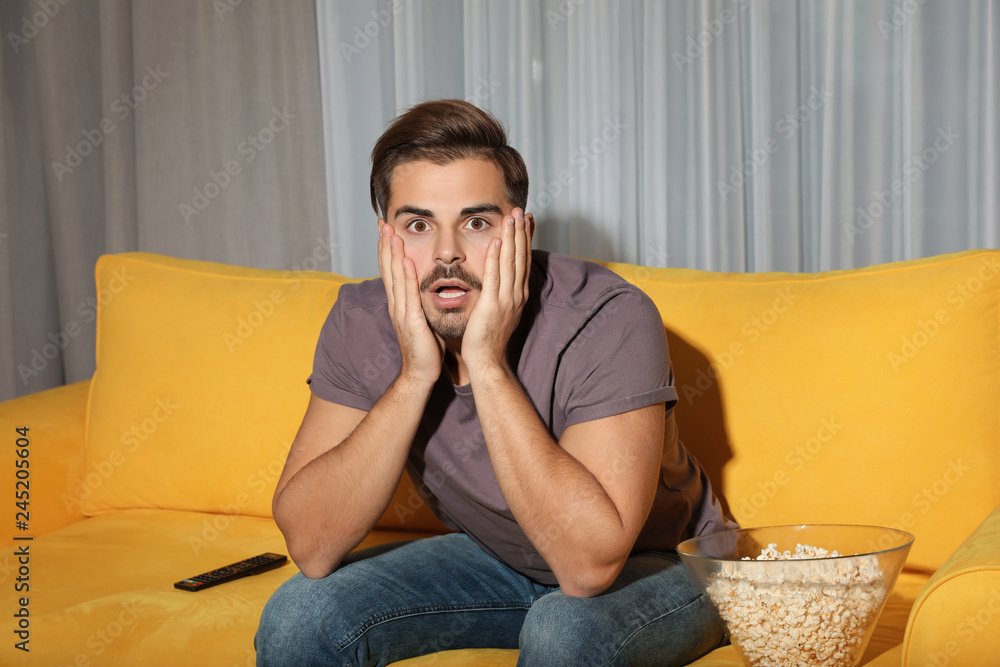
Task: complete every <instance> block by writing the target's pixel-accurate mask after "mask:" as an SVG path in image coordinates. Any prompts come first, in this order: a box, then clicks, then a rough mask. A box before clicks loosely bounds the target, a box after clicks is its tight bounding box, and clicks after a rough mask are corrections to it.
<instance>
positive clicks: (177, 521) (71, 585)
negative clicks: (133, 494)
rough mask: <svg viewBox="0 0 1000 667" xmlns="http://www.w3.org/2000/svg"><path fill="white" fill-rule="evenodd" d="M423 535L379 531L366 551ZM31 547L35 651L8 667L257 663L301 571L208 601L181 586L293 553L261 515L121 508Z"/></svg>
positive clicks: (3, 592)
mask: <svg viewBox="0 0 1000 667" xmlns="http://www.w3.org/2000/svg"><path fill="white" fill-rule="evenodd" d="M423 535H427V533H418V532H403V531H396V532H393V531H375V532H373V533H372V534H371V535H369V536H368V538H366V540H365V541H364V542H363V543H362V544H361V546H360V547H359V548H364V547H368V546H374V545H376V544H381V543H384V542H392V541H396V540H405V539H413V538H414V537H419V536H423ZM22 544H23V543H22ZM29 544H30V546H29V548H30V554H31V558H30V570H31V574H30V585H31V596H30V607H29V610H30V623H31V643H30V648H31V652H30V654H24V653H23V652H21V651H18V650H16V649H14V647H13V641H6V642H3V643H2V644H0V664H3V665H19V664H30V665H82V664H92V665H98V664H104V665H144V666H150V667H156V666H158V665H163V666H165V667H169V666H175V665H192V666H200V665H253V664H254V661H255V653H254V649H253V637H254V635H255V634H256V631H257V624H258V622H259V621H260V614H261V611H262V610H263V609H264V604H265V603H266V602H267V600H268V598H270V596H271V594H272V593H273V592H274V591H275V590H276V589H277V588H278V586H280V585H281V584H282V583H283V582H284V581H285V580H286V579H288V578H289V577H291V576H292V575H294V574H295V573H296V572H298V569H297V568H296V567H295V565H294V563H292V562H291V561H289V563H288V564H287V565H285V566H283V567H281V568H279V569H277V570H272V571H270V572H265V573H264V574H261V575H258V576H254V577H247V578H245V579H239V580H237V581H233V582H229V583H226V584H223V585H221V586H217V587H214V588H210V589H206V590H204V591H199V592H197V593H192V592H188V591H181V590H177V589H175V588H174V587H173V584H174V582H176V581H180V580H181V579H185V578H187V577H190V576H194V575H196V574H201V573H203V572H208V571H211V570H214V569H216V568H218V567H221V566H223V565H228V564H230V563H233V562H236V561H239V560H243V559H244V558H248V557H250V556H255V555H257V554H260V553H264V552H267V551H271V552H276V553H287V552H286V551H285V545H284V541H283V539H282V537H281V533H280V532H279V531H278V529H277V527H276V526H275V525H274V522H273V521H272V520H270V519H263V518H257V517H246V516H227V515H224V514H203V513H199V512H181V511H173V510H120V511H114V512H107V513H104V514H101V515H100V516H95V517H92V518H89V519H84V520H82V521H78V522H77V523H74V524H71V525H69V526H66V527H64V528H61V529H59V530H55V531H53V532H50V533H47V534H45V535H41V536H38V537H36V538H35V539H34V541H32V542H30V543H29ZM18 546H20V545H18ZM15 548H16V546H10V547H6V548H5V549H3V550H2V551H0V563H8V564H9V563H12V562H13V563H16V562H17V558H16V556H14V555H13V554H14V549H15ZM0 605H2V608H3V609H8V610H11V613H13V611H14V610H16V609H17V605H16V599H15V591H14V587H13V585H4V586H3V587H2V588H0ZM29 658H30V659H29Z"/></svg>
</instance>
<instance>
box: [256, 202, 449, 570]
mask: <svg viewBox="0 0 1000 667" xmlns="http://www.w3.org/2000/svg"><path fill="white" fill-rule="evenodd" d="M379 225H380V227H379V242H378V257H379V270H380V272H381V275H382V282H383V284H384V285H385V290H386V294H387V297H388V308H389V317H390V319H391V320H392V324H393V327H394V329H395V331H396V338H397V340H398V341H399V343H400V351H401V353H402V358H403V361H402V368H401V370H400V372H399V375H398V376H397V378H396V379H395V381H394V382H393V383H392V385H390V386H389V389H388V390H386V392H385V394H383V395H382V397H381V398H379V400H378V401H377V402H376V403H375V405H374V406H373V407H372V409H371V410H370V411H369V412H367V413H366V412H364V411H362V410H356V409H353V408H348V407H345V406H342V405H337V404H334V403H330V402H329V401H324V400H322V399H320V398H317V397H315V396H313V397H312V398H311V399H310V402H309V407H308V408H307V410H306V415H305V417H304V418H303V420H302V425H301V426H300V428H299V432H298V434H297V435H296V436H295V441H294V442H293V443H292V448H291V451H289V454H288V460H287V461H286V463H285V469H284V470H283V471H282V473H281V478H280V479H279V480H278V486H277V488H276V490H275V493H274V499H273V501H272V513H273V514H274V520H275V522H276V523H277V524H278V528H280V529H281V532H282V534H283V535H284V536H285V543H286V544H287V546H288V551H289V553H290V554H291V556H292V560H294V561H295V564H296V565H298V566H299V569H300V570H301V571H302V573H303V574H305V575H306V576H307V577H310V578H314V579H315V578H319V577H325V576H326V575H328V574H330V573H331V572H332V571H333V570H334V569H335V568H336V567H337V565H338V564H339V563H340V561H341V559H342V558H343V557H344V556H345V555H346V554H347V553H348V552H350V551H351V550H352V549H354V547H356V546H358V544H360V543H361V541H362V540H363V539H364V538H365V536H366V535H368V533H369V532H370V531H371V529H372V528H373V527H374V526H375V523H376V522H377V521H378V518H379V517H380V516H381V515H382V512H384V511H385V508H386V507H388V505H389V502H390V501H391V500H392V494H393V492H394V491H395V490H396V486H397V485H398V484H399V478H400V477H401V476H402V474H403V466H404V465H405V464H406V458H407V455H408V454H409V451H410V446H411V445H412V444H413V438H414V436H415V435H416V432H417V427H418V426H419V424H420V420H421V418H422V417H423V413H424V409H425V408H426V406H427V402H428V400H430V396H431V391H432V390H433V388H434V384H435V382H437V379H438V377H439V376H440V374H441V364H442V361H443V354H444V344H443V341H441V340H440V339H439V338H438V337H436V336H435V335H434V333H433V332H432V331H431V330H430V328H429V327H428V325H427V321H426V319H425V318H424V312H423V308H422V307H421V305H420V294H419V292H418V288H417V275H416V269H415V267H414V265H413V261H412V260H409V259H407V258H406V256H405V252H404V248H403V242H402V239H401V238H399V237H398V236H396V235H394V234H393V231H392V228H391V227H390V226H389V225H386V224H384V223H383V222H382V221H381V220H380V221H379Z"/></svg>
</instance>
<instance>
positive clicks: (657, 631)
mask: <svg viewBox="0 0 1000 667" xmlns="http://www.w3.org/2000/svg"><path fill="white" fill-rule="evenodd" d="M724 641H725V635H724V631H723V628H722V625H721V622H720V621H719V620H718V617H717V615H716V614H715V612H714V611H713V609H712V608H711V603H710V602H709V601H708V600H707V599H706V598H705V597H704V596H703V595H702V594H701V592H700V591H699V590H698V588H697V587H696V586H695V584H694V581H692V579H691V577H690V575H689V574H688V572H687V570H686V569H685V568H684V566H683V564H681V562H680V559H679V557H678V556H677V554H676V553H674V552H669V553H659V552H644V553H640V554H636V555H634V556H632V557H630V558H629V559H628V562H627V563H626V565H625V567H624V569H623V570H622V572H621V574H620V575H619V577H618V579H617V580H616V581H615V582H614V584H613V585H612V586H611V587H610V588H609V589H608V590H607V591H605V592H604V593H602V594H601V595H598V596H596V597H593V598H578V597H573V596H570V595H566V594H564V593H562V592H561V591H560V590H559V588H558V587H555V586H545V585H542V584H539V583H537V582H534V581H532V580H531V579H528V578H527V577H524V576H522V575H520V574H518V573H517V572H515V571H514V570H512V569H510V568H509V567H507V566H506V565H504V564H503V563H501V562H500V561H498V560H496V559H495V558H493V557H492V556H490V555H489V554H487V553H486V552H484V551H483V550H482V549H480V548H479V547H478V546H477V545H476V544H475V543H474V542H473V541H472V540H471V539H470V538H469V537H468V536H467V535H464V534H461V533H453V534H450V535H441V536H438V537H431V538H426V539H420V540H414V541H408V542H396V543H393V544H387V545H382V546H378V547H372V548H371V549H364V550H361V551H357V552H354V553H352V554H351V555H350V556H349V557H348V558H346V559H345V561H344V563H342V564H341V565H340V567H339V568H338V569H337V570H336V571H335V572H333V573H332V574H330V575H329V576H327V577H325V578H323V579H308V578H306V577H305V576H303V575H302V574H296V575H295V576H294V577H292V578H291V579H289V580H288V581H286V582H285V583H284V584H283V585H282V586H281V587H280V588H279V589H278V590H277V591H276V592H275V594H274V595H273V596H272V597H271V599H270V600H269V601H268V603H267V606H266V607H265V608H264V613H263V615H262V616H261V620H260V627H259V628H258V630H257V637H256V639H255V640H254V645H255V647H256V649H257V664H258V665H259V666H263V665H267V666H272V665H296V666H304V665H337V666H338V667H339V666H341V665H343V666H347V665H359V666H360V665H386V664H389V663H392V662H394V661H396V660H402V659H404V658H410V657H413V656H417V655H424V654H427V653H434V652H436V651H444V650H449V649H458V648H512V649H516V648H519V649H520V657H519V658H518V662H517V664H518V665H541V666H544V667H553V666H558V665H572V666H573V667H580V666H585V665H628V666H630V667H637V666H639V665H685V664H687V663H689V662H692V661H694V660H696V659H697V658H699V657H700V656H702V655H704V654H705V653H708V652H709V651H711V650H712V649H714V648H716V647H717V646H719V645H721V644H722V643H724Z"/></svg>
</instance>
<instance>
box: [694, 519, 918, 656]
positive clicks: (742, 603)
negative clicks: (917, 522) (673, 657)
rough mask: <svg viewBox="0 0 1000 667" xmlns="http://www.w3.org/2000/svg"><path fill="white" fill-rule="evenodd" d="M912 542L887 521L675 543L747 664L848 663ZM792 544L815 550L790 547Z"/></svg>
mask: <svg viewBox="0 0 1000 667" xmlns="http://www.w3.org/2000/svg"><path fill="white" fill-rule="evenodd" d="M912 544H913V535H911V534H910V533H907V532H904V531H902V530H895V529H892V528H880V527H878V526H855V525H836V524H807V525H798V526H770V527H764V528H743V529H740V530H727V531H723V532H719V533H712V534H709V535H702V536H700V537H695V538H693V539H690V540H687V541H685V542H682V543H681V544H679V545H678V546H677V552H678V553H679V554H680V557H681V560H682V561H683V562H684V565H685V566H686V567H687V569H688V571H689V572H690V573H691V576H692V577H693V578H694V580H695V582H696V583H697V584H698V586H699V587H700V588H701V590H702V591H704V593H705V594H706V595H707V596H708V598H709V599H710V600H711V601H712V604H713V605H714V606H715V609H716V611H717V612H718V613H719V615H720V616H721V617H722V622H723V623H724V624H725V626H726V631H727V632H728V633H729V638H730V640H731V641H732V643H733V646H734V647H735V648H736V650H737V652H739V654H740V657H741V658H743V662H744V663H746V664H747V665H750V666H751V667H768V666H771V665H773V666H776V667H777V666H778V665H781V666H785V665H809V666H813V665H817V666H823V667H855V666H856V665H859V664H860V663H861V658H862V656H863V655H864V653H865V648H866V647H867V646H868V641H869V640H870V639H871V636H872V632H873V631H874V630H875V625H876V623H877V622H878V618H879V616H880V615H881V613H882V609H883V608H884V607H885V602H886V600H887V599H888V598H889V593H890V592H891V591H892V587H893V585H894V584H895V583H896V578H897V577H898V576H899V572H900V570H902V568H903V563H904V562H905V561H906V556H907V554H908V553H909V551H910V546H911V545H912ZM800 545H803V546H808V547H819V551H814V552H813V553H802V554H800V555H799V556H795V553H796V550H797V548H798V549H799V551H800V552H801V551H803V549H801V548H799V547H800ZM822 550H828V551H829V552H830V554H832V553H833V552H834V551H836V552H837V553H839V554H840V555H826V556H825V557H824V556H823V551H822ZM765 551H766V554H765V557H769V558H771V559H769V560H758V558H759V557H761V556H762V552H765ZM779 552H788V553H781V554H780V558H781V559H774V558H775V556H778V555H779ZM788 556H792V558H791V559H788Z"/></svg>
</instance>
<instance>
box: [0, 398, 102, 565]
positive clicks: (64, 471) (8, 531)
mask: <svg viewBox="0 0 1000 667" xmlns="http://www.w3.org/2000/svg"><path fill="white" fill-rule="evenodd" d="M89 388H90V380H85V381H83V382H76V383H74V384H69V385H64V386H62V387H57V388H55V389H48V390H46V391H40V392H37V393H34V394H29V395H28V396H21V397H20V398H15V399H12V400H10V401H4V402H3V403H0V476H2V478H3V479H4V480H6V481H4V482H3V483H2V484H0V490H3V502H2V503H0V544H3V545H7V544H10V543H11V542H13V537H14V536H15V535H23V536H31V537H35V536H38V535H41V534H42V533H47V532H49V531H51V530H55V529H56V528H61V527H62V526H65V525H68V524H70V523H73V522H75V521H79V520H80V519H83V518H84V516H83V513H82V512H81V511H80V501H79V492H80V489H79V488H77V487H78V486H79V485H80V484H84V483H85V482H84V481H83V480H82V479H81V478H82V477H83V462H84V448H83V443H84V434H85V432H86V420H87V393H88V390H89ZM22 427H27V428H28V430H27V436H28V440H29V442H30V444H29V445H28V446H27V448H26V449H27V450H28V457H27V461H28V464H27V468H20V470H24V471H26V472H23V473H21V475H22V477H23V476H24V475H27V479H26V480H25V479H22V480H21V481H26V482H27V485H25V484H21V485H18V484H17V482H18V478H17V476H16V475H17V471H18V470H19V469H18V468H17V467H16V466H17V463H16V462H17V461H18V460H20V459H19V457H18V453H17V452H18V449H19V447H18V446H17V439H18V437H19V434H18V432H17V430H16V429H18V428H22ZM21 449H23V448H21ZM25 486H27V487H28V488H27V489H25V488H24V487H25ZM25 490H27V491H28V494H27V495H28V498H27V501H28V504H27V505H26V507H27V510H28V513H29V517H28V521H27V523H28V528H27V529H26V530H23V531H21V530H18V529H17V527H16V522H17V520H19V519H23V518H24V517H22V516H16V513H18V512H20V511H21V510H22V509H24V508H23V507H17V506H16V505H15V502H18V498H17V494H16V492H17V491H22V492H23V491H25ZM21 502H23V495H22V500H21Z"/></svg>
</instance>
